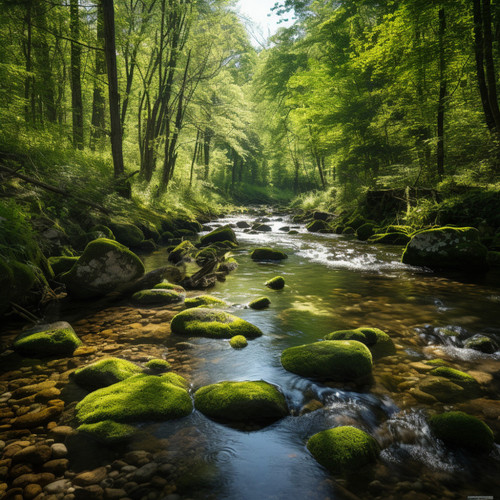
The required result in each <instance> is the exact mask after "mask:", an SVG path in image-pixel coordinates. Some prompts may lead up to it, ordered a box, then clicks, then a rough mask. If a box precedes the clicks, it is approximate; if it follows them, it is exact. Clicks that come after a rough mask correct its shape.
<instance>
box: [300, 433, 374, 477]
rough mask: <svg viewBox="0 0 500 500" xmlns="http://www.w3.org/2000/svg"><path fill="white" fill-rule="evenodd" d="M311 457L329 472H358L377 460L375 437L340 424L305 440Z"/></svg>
mask: <svg viewBox="0 0 500 500" xmlns="http://www.w3.org/2000/svg"><path fill="white" fill-rule="evenodd" d="M307 449H308V450H309V451H310V452H311V454H312V455H313V457H314V458H315V459H316V460H317V461H318V462H319V463H320V464H321V465H322V466H323V467H326V468H327V469H328V470H330V471H331V472H346V473H353V472H358V470H359V468H360V467H363V466H364V465H368V464H371V463H374V462H375V461H376V460H377V456H378V453H379V446H378V444H377V442H376V441H375V439H374V438H373V437H372V436H370V435H369V434H367V433H366V432H363V431H362V430H360V429H357V428H356V427H351V426H342V427H336V428H334V429H328V430H326V431H322V432H318V433H317V434H314V436H312V437H311V438H310V439H309V441H307Z"/></svg>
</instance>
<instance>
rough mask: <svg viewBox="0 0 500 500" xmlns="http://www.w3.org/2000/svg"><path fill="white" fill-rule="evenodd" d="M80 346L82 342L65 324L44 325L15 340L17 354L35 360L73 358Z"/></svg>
mask: <svg viewBox="0 0 500 500" xmlns="http://www.w3.org/2000/svg"><path fill="white" fill-rule="evenodd" d="M40 328H42V329H41V330H40ZM80 345H82V341H81V340H80V339H79V338H78V337H77V335H76V333H75V331H74V330H73V328H71V326H70V325H69V324H68V323H65V322H60V323H54V324H52V325H42V326H40V327H38V328H37V329H36V330H29V331H27V332H24V333H22V334H21V335H19V336H18V337H17V338H16V339H15V340H14V350H15V351H16V352H18V353H19V354H21V355H22V356H27V357H34V358H42V357H50V356H71V355H72V354H73V351H75V349H76V348H77V347H78V346H80Z"/></svg>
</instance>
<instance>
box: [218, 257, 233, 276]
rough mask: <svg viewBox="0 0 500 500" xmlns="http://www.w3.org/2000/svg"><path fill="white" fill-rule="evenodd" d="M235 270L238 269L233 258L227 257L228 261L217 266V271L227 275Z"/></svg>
mask: <svg viewBox="0 0 500 500" xmlns="http://www.w3.org/2000/svg"><path fill="white" fill-rule="evenodd" d="M237 268H238V262H237V261H236V259H234V258H233V257H229V259H227V260H225V261H224V262H221V263H220V264H219V267H218V268H217V271H219V272H221V273H226V274H228V273H230V272H231V271H234V270H235V269H237Z"/></svg>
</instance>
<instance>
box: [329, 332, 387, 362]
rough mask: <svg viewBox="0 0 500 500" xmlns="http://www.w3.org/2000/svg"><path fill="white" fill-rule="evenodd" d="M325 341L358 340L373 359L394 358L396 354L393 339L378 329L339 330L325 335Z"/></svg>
mask: <svg viewBox="0 0 500 500" xmlns="http://www.w3.org/2000/svg"><path fill="white" fill-rule="evenodd" d="M325 340H357V341H358V342H361V343H363V344H365V345H366V346H367V347H368V349H370V352H371V353H372V356H373V359H379V358H382V357H384V356H392V355H393V354H394V353H395V352H396V347H395V346H394V342H393V341H392V339H391V338H390V337H389V335H387V333H385V332H383V331H382V330H380V329H378V328H368V327H361V328H356V329H354V330H338V331H336V332H332V333H329V334H328V335H325Z"/></svg>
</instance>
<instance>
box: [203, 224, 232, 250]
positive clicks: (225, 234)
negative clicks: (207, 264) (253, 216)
mask: <svg viewBox="0 0 500 500" xmlns="http://www.w3.org/2000/svg"><path fill="white" fill-rule="evenodd" d="M218 241H220V242H222V241H231V242H233V243H238V242H237V241H236V234H235V233H234V231H233V230H232V228H231V227H229V226H222V227H219V228H217V229H215V230H214V231H212V232H211V233H208V234H206V235H205V236H202V237H201V238H200V242H201V244H202V245H203V246H206V245H209V244H210V243H216V242H218Z"/></svg>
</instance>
